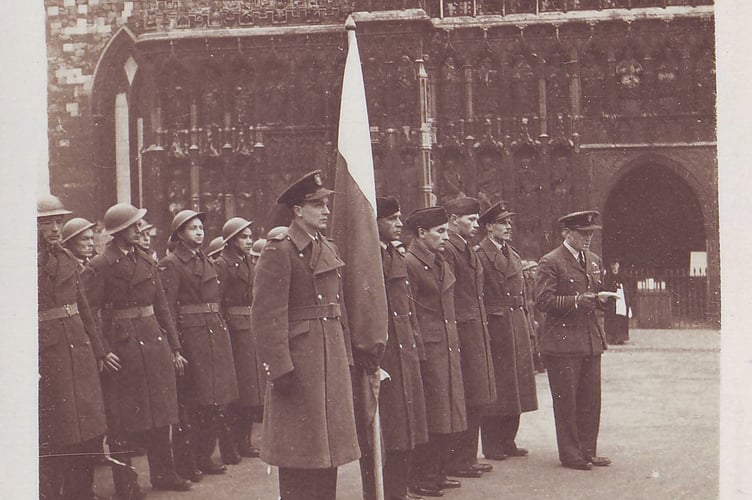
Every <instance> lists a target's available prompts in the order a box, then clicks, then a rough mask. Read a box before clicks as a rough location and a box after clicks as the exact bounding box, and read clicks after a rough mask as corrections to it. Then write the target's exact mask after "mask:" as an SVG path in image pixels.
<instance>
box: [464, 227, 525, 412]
mask: <svg viewBox="0 0 752 500" xmlns="http://www.w3.org/2000/svg"><path fill="white" fill-rule="evenodd" d="M507 249H508V256H505V255H504V253H503V252H502V251H501V250H500V249H499V248H498V247H497V246H496V245H495V244H494V242H493V241H491V239H490V238H488V237H485V238H484V239H483V241H481V242H480V245H479V247H478V258H479V259H480V262H481V264H482V265H483V271H484V294H485V296H484V303H485V306H486V314H487V315H488V331H489V334H490V336H491V351H492V353H493V358H494V371H495V375H496V389H497V393H498V396H499V397H498V399H497V400H496V403H494V404H492V405H490V406H489V407H487V408H486V409H484V412H483V413H484V415H489V416H492V415H495V416H511V415H519V414H520V413H522V412H527V411H533V410H537V409H538V396H537V392H536V387H535V370H534V368H533V350H532V345H531V344H530V333H531V332H530V321H529V320H528V317H527V312H526V307H527V306H526V304H525V291H524V288H525V285H524V283H525V282H524V277H523V274H522V261H521V259H520V256H519V254H518V253H517V251H516V250H515V249H514V248H512V247H510V246H508V245H507Z"/></svg>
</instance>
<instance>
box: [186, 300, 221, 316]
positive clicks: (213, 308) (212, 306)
mask: <svg viewBox="0 0 752 500" xmlns="http://www.w3.org/2000/svg"><path fill="white" fill-rule="evenodd" d="M216 312H219V304H217V303H216V302H208V303H206V304H186V305H184V306H180V314H203V313H216Z"/></svg>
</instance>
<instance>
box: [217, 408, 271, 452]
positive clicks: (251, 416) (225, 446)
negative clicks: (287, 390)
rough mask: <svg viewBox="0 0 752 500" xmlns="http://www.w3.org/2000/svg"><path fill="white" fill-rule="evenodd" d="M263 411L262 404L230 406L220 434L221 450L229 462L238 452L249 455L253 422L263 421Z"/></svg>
mask: <svg viewBox="0 0 752 500" xmlns="http://www.w3.org/2000/svg"><path fill="white" fill-rule="evenodd" d="M263 411H264V409H263V407H260V406H241V405H239V404H237V403H234V404H231V405H229V406H228V408H227V415H226V418H225V421H224V425H223V426H222V429H221V432H220V434H219V451H220V453H221V454H222V460H223V461H225V462H227V460H226V459H228V458H231V457H233V456H234V455H237V454H240V455H243V456H247V455H248V453H249V452H250V449H251V448H252V447H253V443H252V441H251V434H252V432H253V422H259V421H261V415H263Z"/></svg>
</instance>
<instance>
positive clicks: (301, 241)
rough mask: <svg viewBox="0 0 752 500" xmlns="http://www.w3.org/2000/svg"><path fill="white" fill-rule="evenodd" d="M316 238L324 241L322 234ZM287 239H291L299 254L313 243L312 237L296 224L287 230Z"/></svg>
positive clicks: (318, 234) (317, 234)
mask: <svg viewBox="0 0 752 500" xmlns="http://www.w3.org/2000/svg"><path fill="white" fill-rule="evenodd" d="M316 236H317V237H318V238H319V241H321V240H323V237H322V236H321V233H316ZM287 237H288V238H290V240H291V241H292V242H293V244H294V245H295V247H296V248H297V249H298V251H299V252H301V251H303V249H304V248H305V247H307V246H308V245H309V244H311V242H313V239H311V235H310V234H308V233H307V232H306V231H304V230H303V228H302V227H300V226H298V225H297V224H295V223H293V224H290V227H289V228H288V229H287Z"/></svg>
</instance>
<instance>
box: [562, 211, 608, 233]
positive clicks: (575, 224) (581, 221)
mask: <svg viewBox="0 0 752 500" xmlns="http://www.w3.org/2000/svg"><path fill="white" fill-rule="evenodd" d="M600 215H601V214H600V213H599V212H598V211H597V210H583V211H582V212H572V213H571V214H567V215H565V216H564V217H561V218H560V219H559V222H560V223H562V224H563V225H564V227H567V228H569V229H579V230H580V231H592V230H594V229H601V226H599V225H598V224H596V223H595V219H596V217H599V216H600Z"/></svg>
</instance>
